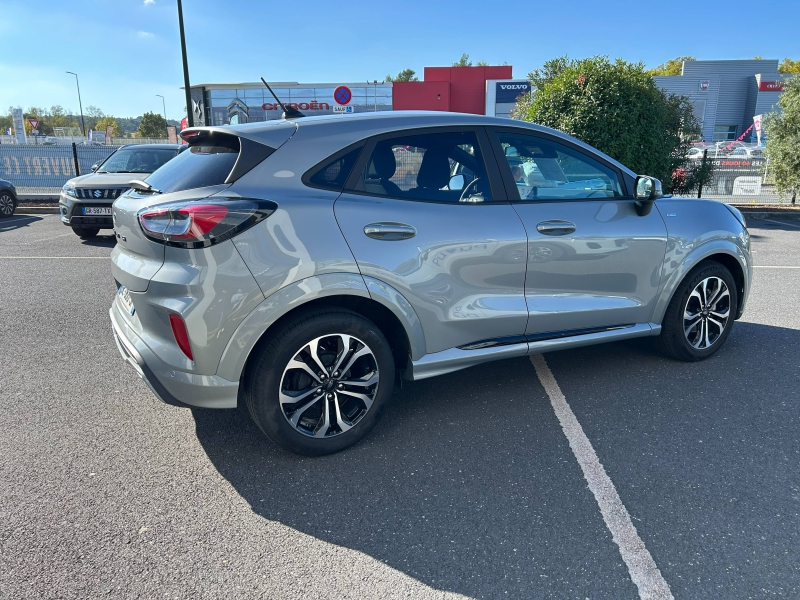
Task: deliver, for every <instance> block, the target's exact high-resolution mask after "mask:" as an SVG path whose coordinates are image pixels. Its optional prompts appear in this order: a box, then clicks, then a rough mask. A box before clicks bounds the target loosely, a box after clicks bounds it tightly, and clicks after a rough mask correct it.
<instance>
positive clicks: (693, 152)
mask: <svg viewBox="0 0 800 600" xmlns="http://www.w3.org/2000/svg"><path fill="white" fill-rule="evenodd" d="M703 150H704V149H703V148H689V151H688V152H687V153H686V158H693V159H698V160H702V158H703ZM712 156H713V154H712Z"/></svg>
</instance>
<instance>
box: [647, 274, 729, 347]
mask: <svg viewBox="0 0 800 600" xmlns="http://www.w3.org/2000/svg"><path fill="white" fill-rule="evenodd" d="M736 290H737V286H736V283H735V281H734V279H733V276H732V275H731V272H730V271H729V270H728V269H727V268H726V267H725V266H723V265H721V264H720V263H718V262H714V261H707V262H704V263H702V264H700V265H698V267H697V268H696V269H694V270H693V271H691V272H690V273H689V275H687V276H686V277H685V278H684V280H683V282H681V284H680V286H678V289H677V290H676V292H675V294H674V295H673V297H672V300H671V301H670V303H669V306H668V307H667V312H666V313H665V315H664V320H663V321H662V324H661V334H660V335H659V336H658V337H657V338H656V345H657V346H658V348H659V349H660V350H661V351H662V352H663V353H664V354H666V355H667V356H669V357H671V358H674V359H677V360H682V361H686V362H695V361H698V360H704V359H706V358H708V357H710V356H711V355H713V354H714V353H715V352H717V350H719V349H720V348H721V347H722V345H723V344H724V343H725V340H726V339H727V338H728V335H729V334H730V332H731V329H732V328H733V321H734V318H735V316H736V314H737V310H738V296H737V292H736Z"/></svg>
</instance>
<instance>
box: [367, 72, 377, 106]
mask: <svg viewBox="0 0 800 600" xmlns="http://www.w3.org/2000/svg"><path fill="white" fill-rule="evenodd" d="M367 85H371V86H372V97H373V99H374V109H373V112H378V80H377V79H375V80H373V81H370V80H369V79H367Z"/></svg>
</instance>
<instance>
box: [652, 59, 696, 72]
mask: <svg viewBox="0 0 800 600" xmlns="http://www.w3.org/2000/svg"><path fill="white" fill-rule="evenodd" d="M685 60H697V59H696V58H695V57H694V56H679V57H678V58H673V59H670V60H668V61H667V62H665V63H662V64H660V65H658V66H657V67H656V68H655V69H650V70H649V71H648V73H650V75H680V74H681V73H683V61H685Z"/></svg>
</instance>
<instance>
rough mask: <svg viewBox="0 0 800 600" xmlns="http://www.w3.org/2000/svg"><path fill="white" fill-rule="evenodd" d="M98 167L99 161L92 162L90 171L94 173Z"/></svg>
mask: <svg viewBox="0 0 800 600" xmlns="http://www.w3.org/2000/svg"><path fill="white" fill-rule="evenodd" d="M99 168H100V163H94V164H93V165H92V173H94V172H95V171H97V169H99Z"/></svg>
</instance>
